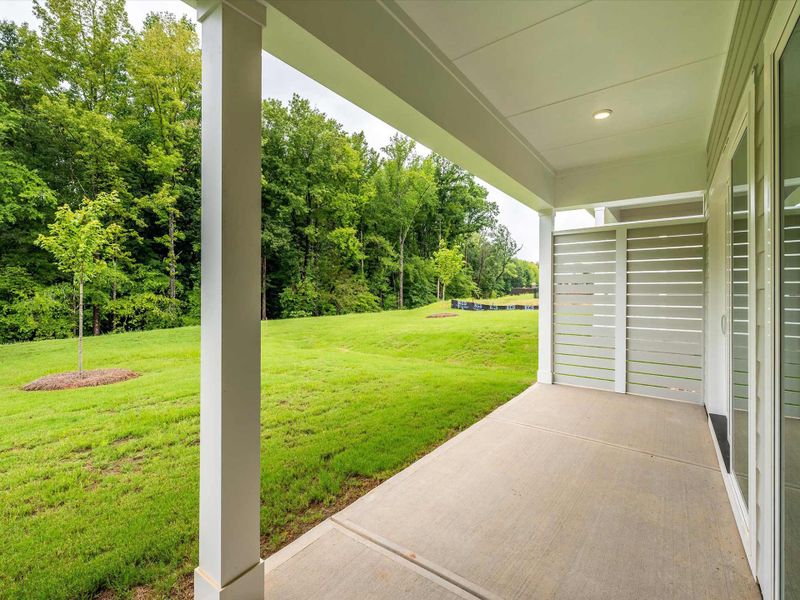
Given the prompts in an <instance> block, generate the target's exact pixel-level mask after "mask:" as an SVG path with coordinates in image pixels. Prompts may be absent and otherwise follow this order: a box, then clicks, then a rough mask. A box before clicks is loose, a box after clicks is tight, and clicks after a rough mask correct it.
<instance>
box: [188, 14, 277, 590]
mask: <svg viewBox="0 0 800 600" xmlns="http://www.w3.org/2000/svg"><path fill="white" fill-rule="evenodd" d="M265 19H266V8H265V6H264V5H262V4H260V3H258V2H255V1H248V0H201V1H200V2H198V20H199V21H200V22H201V23H202V54H203V91H202V96H203V98H202V100H203V117H202V153H203V156H202V233H201V244H202V306H201V311H202V312H201V335H200V564H199V566H198V567H197V569H195V575H194V590H195V591H194V594H195V598H197V599H202V600H212V599H213V600H222V599H225V600H228V599H232V598H236V599H240V598H241V599H245V600H246V599H251V598H252V599H257V600H261V599H263V598H264V563H263V561H262V560H261V553H260V531H259V509H260V482H259V474H260V456H259V454H260V425H259V417H260V403H261V402H260V380H261V343H260V342H261V336H260V331H261V323H260V314H259V278H260V275H259V261H260V248H261V242H260V237H261V231H260V227H261V197H260V196H261V192H260V190H261V187H260V186H261V183H260V181H261V135H260V132H261V35H262V29H263V27H264V25H265Z"/></svg>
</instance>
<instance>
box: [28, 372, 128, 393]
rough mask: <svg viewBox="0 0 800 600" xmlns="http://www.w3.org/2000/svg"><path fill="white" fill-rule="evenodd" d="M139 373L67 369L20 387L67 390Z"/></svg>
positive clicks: (104, 382)
mask: <svg viewBox="0 0 800 600" xmlns="http://www.w3.org/2000/svg"><path fill="white" fill-rule="evenodd" d="M139 375H140V373H137V372H136V371H129V370H128V369H93V370H91V371H84V372H83V376H80V375H79V374H78V372H77V371H67V372H66V373H53V374H52V375H45V376H44V377H40V378H39V379H37V380H35V381H31V382H30V383H28V384H26V385H23V386H22V389H23V390H25V391H26V392H36V391H45V390H69V389H72V388H81V387H95V386H98V385H108V384H109V383H117V382H118V381H127V380H128V379H133V378H135V377H139Z"/></svg>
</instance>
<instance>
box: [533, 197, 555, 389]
mask: <svg viewBox="0 0 800 600" xmlns="http://www.w3.org/2000/svg"><path fill="white" fill-rule="evenodd" d="M536 379H537V380H538V381H539V382H540V383H553V212H552V211H550V212H544V211H543V212H540V213H539V372H538V373H537V375H536Z"/></svg>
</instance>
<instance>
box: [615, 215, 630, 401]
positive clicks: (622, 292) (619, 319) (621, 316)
mask: <svg viewBox="0 0 800 600" xmlns="http://www.w3.org/2000/svg"><path fill="white" fill-rule="evenodd" d="M615 256H616V262H615V264H616V267H617V271H616V285H615V286H614V301H615V303H616V304H615V311H614V391H615V392H620V393H622V394H624V393H625V392H626V391H627V389H628V387H627V386H628V384H627V375H628V314H627V309H628V230H627V228H625V227H620V228H618V229H617V252H616V255H615Z"/></svg>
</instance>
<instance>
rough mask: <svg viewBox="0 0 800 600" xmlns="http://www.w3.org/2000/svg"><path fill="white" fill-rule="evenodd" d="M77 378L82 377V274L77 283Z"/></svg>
mask: <svg viewBox="0 0 800 600" xmlns="http://www.w3.org/2000/svg"><path fill="white" fill-rule="evenodd" d="M78 376H79V377H83V274H82V273H81V276H80V279H79V281H78Z"/></svg>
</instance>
